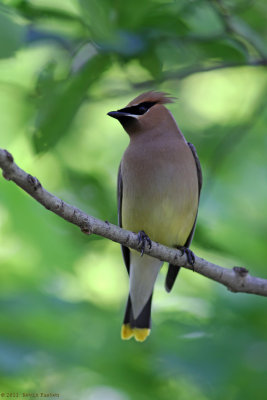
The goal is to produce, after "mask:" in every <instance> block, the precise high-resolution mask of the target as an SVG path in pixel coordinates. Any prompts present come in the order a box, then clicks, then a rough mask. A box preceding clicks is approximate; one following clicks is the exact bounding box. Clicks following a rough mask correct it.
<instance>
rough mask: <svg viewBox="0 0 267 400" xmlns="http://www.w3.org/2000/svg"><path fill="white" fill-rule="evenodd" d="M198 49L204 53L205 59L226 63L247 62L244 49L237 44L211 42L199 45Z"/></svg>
mask: <svg viewBox="0 0 267 400" xmlns="http://www.w3.org/2000/svg"><path fill="white" fill-rule="evenodd" d="M198 49H201V50H202V51H203V52H204V58H205V59H206V58H207V57H208V58H209V59H214V60H220V61H224V62H229V61H230V62H231V61H233V62H238V61H245V60H246V52H245V50H244V48H243V47H242V46H241V45H240V44H239V43H237V42H235V41H233V40H230V39H226V40H210V41H207V42H202V43H198Z"/></svg>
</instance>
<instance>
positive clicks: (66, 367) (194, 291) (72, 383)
mask: <svg viewBox="0 0 267 400" xmlns="http://www.w3.org/2000/svg"><path fill="white" fill-rule="evenodd" d="M266 15H267V3H266V1H264V0H255V1H250V0H237V1H233V0H225V1H221V0H214V1H212V0H210V1H208V0H206V1H204V0H193V1H188V0H180V1H178V0H147V1H141V0H135V1H129V2H127V3H126V2H125V1H122V0H117V1H112V0H103V1H99V0H79V1H74V0H64V1H62V0H2V1H1V3H0V110H1V112H0V126H1V138H0V147H3V148H7V149H8V150H9V151H10V152H11V153H12V154H13V155H14V157H15V160H16V162H17V163H18V164H19V165H20V166H21V167H22V168H23V169H25V170H26V171H27V172H29V173H31V174H33V175H35V176H38V178H39V179H40V181H41V183H42V184H43V185H44V186H45V187H46V188H47V189H48V190H50V191H52V192H54V193H56V194H57V195H58V196H59V197H61V198H63V199H64V200H66V201H68V202H69V203H71V204H74V205H76V206H78V207H80V208H82V209H83V210H84V211H86V212H88V213H89V214H92V215H94V216H96V217H99V218H102V219H104V220H109V221H111V222H113V223H115V222H116V174H117V168H118V165H119V161H120V158H121V156H122V153H123V151H124V148H125V147H126V146H127V143H128V138H127V135H126V134H125V133H124V132H123V130H122V128H121V127H120V126H119V125H118V123H117V121H115V120H114V121H113V120H111V119H109V118H108V117H106V113H107V112H108V111H111V110H113V109H117V108H120V107H122V106H124V105H125V104H126V103H127V102H128V101H130V100H131V99H132V98H133V97H134V96H136V95H137V94H139V93H140V92H142V91H144V90H151V89H157V90H164V91H167V92H169V93H170V94H171V95H174V96H177V97H178V100H177V102H176V103H175V104H172V105H170V107H169V108H170V109H171V111H172V112H173V114H174V116H175V118H176V119H177V121H178V122H179V125H180V127H181V129H182V131H183V132H184V134H185V136H186V138H187V140H188V141H190V142H193V143H194V144H195V146H196V148H197V150H198V153H199V157H200V159H201V163H202V166H203V172H204V187H203V192H202V197H201V203H200V210H199V219H198V225H197V230H196V234H195V239H194V241H193V246H192V249H193V250H194V251H196V253H197V254H198V255H199V256H203V257H205V258H207V259H208V260H210V261H213V262H217V263H219V264H221V265H224V266H228V267H232V266H233V265H244V266H246V267H247V268H249V270H250V272H251V273H252V274H253V275H256V276H260V277H266V270H265V264H266V256H267V247H266V238H267V210H266V204H267V201H266V199H267V185H266V182H267V168H266V166H267V163H266V157H267V137H266V130H267V110H266V95H267V74H266V64H267V46H266V34H267V25H266ZM0 234H1V241H0V244H1V245H0V265H1V268H0V282H1V286H0V287H1V290H0V305H1V313H0V393H2V392H3V393H7V392H15V393H16V392H19V393H22V392H27V393H31V392H37V393H38V392H55V393H60V398H62V399H64V400H71V399H81V400H100V399H108V400H130V399H131V400H135V399H138V400H148V399H155V400H157V399H159V400H163V399H164V400H165V399H166V400H167V399H168V400H169V399H179V400H192V399H198V400H207V399H209V400H225V399H229V400H239V399H242V400H246V399H251V398H253V399H255V400H256V399H263V398H264V396H265V393H266V389H267V383H266V374H267V318H266V300H265V299H264V298H260V297H256V296H253V295H244V294H233V293H230V292H228V291H227V290H226V289H225V288H224V287H221V286H220V285H218V284H216V283H214V282H211V281H209V280H208V279H205V278H203V277H201V276H198V275H197V274H193V273H192V272H190V271H182V272H181V275H180V276H179V279H178V281H177V283H176V286H175V288H174V290H173V292H172V293H171V294H167V293H165V292H164V289H163V281H164V273H165V272H166V270H165V268H164V270H163V271H162V274H161V275H160V276H159V279H158V283H157V286H156V290H155V295H154V307H153V329H152V334H151V336H150V337H149V339H148V340H147V341H146V342H145V343H143V344H139V343H135V342H133V341H130V342H122V341H121V340H120V335H119V333H120V325H121V321H122V316H123V311H124V306H125V301H126V296H127V290H128V278H127V274H126V271H125V268H124V266H123V261H122V258H121V255H120V248H119V246H118V245H117V244H115V243H112V242H109V241H107V240H104V239H101V238H97V237H86V236H85V235H82V234H81V233H79V231H78V230H77V228H75V227H74V226H71V225H69V224H67V223H66V222H65V221H63V220H60V219H59V218H58V217H57V216H55V215H53V214H51V213H49V212H48V211H47V210H45V209H43V208H42V207H41V206H40V205H39V204H38V203H36V202H35V201H33V200H32V199H31V198H29V196H27V195H26V194H25V193H23V192H22V191H21V190H20V189H18V188H17V187H16V186H15V185H14V184H12V183H9V182H7V181H5V180H4V179H1V180H0Z"/></svg>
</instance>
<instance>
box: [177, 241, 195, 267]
mask: <svg viewBox="0 0 267 400" xmlns="http://www.w3.org/2000/svg"><path fill="white" fill-rule="evenodd" d="M177 249H178V250H180V252H181V253H182V256H183V255H184V254H186V257H187V262H188V264H190V265H191V266H192V267H193V266H194V264H195V255H194V253H193V252H192V251H191V250H190V249H189V248H188V247H184V246H177Z"/></svg>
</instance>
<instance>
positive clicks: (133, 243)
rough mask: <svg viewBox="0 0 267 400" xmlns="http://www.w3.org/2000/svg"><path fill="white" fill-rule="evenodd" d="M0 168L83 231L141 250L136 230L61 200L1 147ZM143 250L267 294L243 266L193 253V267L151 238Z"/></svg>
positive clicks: (235, 288) (234, 287)
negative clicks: (228, 265)
mask: <svg viewBox="0 0 267 400" xmlns="http://www.w3.org/2000/svg"><path fill="white" fill-rule="evenodd" d="M0 168H2V170H3V176H4V178H5V179H7V180H11V181H13V182H14V183H16V185H18V186H19V187H21V188H22V189H23V190H25V191H26V192H27V193H28V194H29V195H30V196H32V197H33V198H34V199H35V200H37V201H38V202H39V203H40V204H42V205H43V206H44V207H45V208H47V209H48V210H50V211H52V212H53V213H55V214H57V215H58V216H60V217H61V218H64V219H65V220H66V221H68V222H70V223H72V224H74V225H77V226H78V227H79V228H80V229H81V230H82V232H84V233H87V234H96V235H100V236H103V237H105V238H107V239H110V240H112V241H114V242H117V243H120V244H122V245H124V246H127V247H130V248H132V249H135V250H138V251H140V248H139V242H138V237H137V234H135V233H133V232H130V231H127V230H125V229H122V228H119V227H118V226H116V225H112V224H110V223H109V222H107V221H106V222H104V221H101V220H99V219H96V218H94V217H92V216H89V215H87V214H86V213H84V212H83V211H81V210H79V209H78V208H76V207H74V206H71V205H69V204H67V203H65V202H64V201H63V200H61V199H59V198H58V197H56V196H54V195H53V194H51V193H49V192H48V191H47V190H45V189H44V188H43V187H42V185H41V183H40V182H39V180H38V179H37V178H34V177H33V176H32V175H29V174H27V173H26V172H25V171H23V170H22V169H21V168H20V167H18V165H16V164H15V162H14V160H13V157H12V155H11V154H10V153H9V152H8V151H7V150H3V149H0ZM144 253H145V254H149V255H150V256H153V257H156V258H158V259H160V260H162V261H167V262H169V263H171V264H173V265H177V266H181V267H185V268H188V269H193V270H194V271H195V272H198V273H199V274H201V275H203V276H206V277H207V278H210V279H212V280H214V281H217V282H219V283H221V284H223V285H225V286H226V287H227V288H228V289H229V290H231V291H232V292H245V293H253V294H257V295H260V296H267V280H266V279H261V278H257V277H253V276H251V275H249V273H248V271H247V269H246V268H243V267H234V268H233V269H228V268H223V267H220V266H219V265H216V264H212V263H210V262H208V261H206V260H204V259H202V258H199V257H197V256H196V260H195V264H194V268H192V266H191V265H189V264H188V263H187V257H186V256H185V255H182V254H181V252H180V251H179V250H176V249H172V248H169V247H166V246H163V245H161V244H159V243H156V242H152V246H151V248H149V246H148V245H147V244H146V246H145V250H144Z"/></svg>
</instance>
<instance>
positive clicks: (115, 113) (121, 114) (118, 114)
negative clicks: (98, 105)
mask: <svg viewBox="0 0 267 400" xmlns="http://www.w3.org/2000/svg"><path fill="white" fill-rule="evenodd" d="M107 115H109V116H110V117H112V118H116V119H118V120H122V119H125V118H132V119H138V117H140V115H134V114H130V113H127V112H124V111H110V112H109V113H108V114H107Z"/></svg>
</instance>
